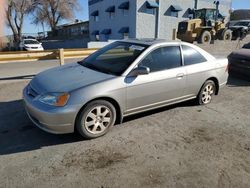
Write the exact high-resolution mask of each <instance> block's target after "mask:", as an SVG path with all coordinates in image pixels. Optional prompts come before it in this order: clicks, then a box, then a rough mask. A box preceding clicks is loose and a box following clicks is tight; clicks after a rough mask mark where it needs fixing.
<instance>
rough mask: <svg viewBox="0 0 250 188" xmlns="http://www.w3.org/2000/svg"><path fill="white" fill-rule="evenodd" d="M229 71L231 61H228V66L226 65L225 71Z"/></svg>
mask: <svg viewBox="0 0 250 188" xmlns="http://www.w3.org/2000/svg"><path fill="white" fill-rule="evenodd" d="M228 71H229V63H228V64H227V66H226V70H225V72H228Z"/></svg>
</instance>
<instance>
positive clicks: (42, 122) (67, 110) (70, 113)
mask: <svg viewBox="0 0 250 188" xmlns="http://www.w3.org/2000/svg"><path fill="white" fill-rule="evenodd" d="M23 100H24V105H25V109H26V112H27V114H28V116H29V118H30V120H31V121H32V122H33V123H34V124H35V125H36V126H37V127H39V128H40V129H42V130H44V131H46V132H49V133H53V134H65V133H72V132H74V125H75V119H76V115H77V113H78V108H77V107H75V106H67V105H66V106H64V107H52V106H49V105H46V104H43V103H41V102H39V101H38V100H37V99H36V98H32V97H30V96H29V95H28V94H27V87H26V88H25V89H24V90H23Z"/></svg>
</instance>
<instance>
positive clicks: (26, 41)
mask: <svg viewBox="0 0 250 188" xmlns="http://www.w3.org/2000/svg"><path fill="white" fill-rule="evenodd" d="M24 44H39V42H38V41H37V40H24Z"/></svg>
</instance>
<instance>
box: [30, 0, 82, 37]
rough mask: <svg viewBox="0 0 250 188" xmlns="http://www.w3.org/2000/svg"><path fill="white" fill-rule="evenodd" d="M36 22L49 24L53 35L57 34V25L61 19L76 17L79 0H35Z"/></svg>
mask: <svg viewBox="0 0 250 188" xmlns="http://www.w3.org/2000/svg"><path fill="white" fill-rule="evenodd" d="M34 2H35V3H34V4H35V11H34V17H35V19H34V23H35V24H39V23H41V24H43V23H45V24H47V25H49V26H50V28H51V30H52V33H53V35H55V34H56V26H57V25H58V23H59V22H60V21H61V20H64V19H66V20H68V19H72V18H73V17H74V10H77V9H78V7H79V5H78V2H77V0H35V1H34Z"/></svg>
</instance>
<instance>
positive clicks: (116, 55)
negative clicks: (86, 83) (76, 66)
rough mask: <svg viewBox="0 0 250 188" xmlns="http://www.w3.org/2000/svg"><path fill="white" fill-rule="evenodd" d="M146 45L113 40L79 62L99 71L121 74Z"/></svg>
mask: <svg viewBox="0 0 250 188" xmlns="http://www.w3.org/2000/svg"><path fill="white" fill-rule="evenodd" d="M147 47H148V46H147V45H141V44H134V43H128V42H114V43H112V44H110V45H107V46H105V47H104V48H101V49H100V50H98V51H96V52H95V53H93V54H91V55H90V56H88V57H87V58H85V59H84V60H83V61H80V62H79V63H80V64H81V65H83V66H85V67H87V68H90V69H93V70H96V71H99V72H103V73H108V74H113V75H121V74H122V73H123V72H124V71H125V70H126V69H127V68H128V67H129V66H130V65H131V63H133V62H134V60H135V59H136V58H137V57H138V56H139V55H140V54H141V53H142V52H143V51H144V50H145V49H147Z"/></svg>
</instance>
